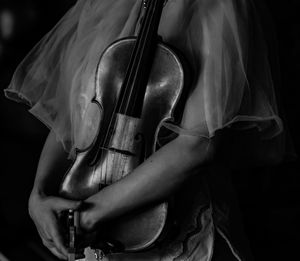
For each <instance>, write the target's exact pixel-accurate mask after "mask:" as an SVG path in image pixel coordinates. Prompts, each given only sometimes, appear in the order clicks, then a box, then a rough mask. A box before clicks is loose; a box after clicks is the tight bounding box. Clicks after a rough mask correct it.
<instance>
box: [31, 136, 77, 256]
mask: <svg viewBox="0 0 300 261" xmlns="http://www.w3.org/2000/svg"><path fill="white" fill-rule="evenodd" d="M67 157H68V155H67V153H66V152H65V151H64V149H63V147H62V144H61V143H60V142H58V141H57V140H56V135H55V133H54V132H53V131H51V132H50V134H49V135H48V137H47V140H46V142H45V145H44V147H43V150H42V153H41V156H40V160H39V164H38V168H37V173H36V177H35V182H34V186H33V189H32V192H31V195H30V198H29V205H28V208H29V214H30V216H31V218H32V219H33V221H34V223H35V225H36V227H37V230H38V232H39V234H40V236H41V239H42V241H43V244H44V245H45V246H46V247H47V248H48V249H49V250H50V251H51V252H52V253H53V254H54V255H56V256H57V257H59V258H62V259H66V257H67V250H66V248H65V246H64V242H63V235H62V234H61V227H60V224H59V218H58V216H59V214H60V212H62V211H64V210H68V209H76V208H78V207H79V205H80V203H79V202H77V201H70V200H65V199H62V198H59V197H57V195H58V189H59V184H60V182H61V179H62V177H63V175H64V173H65V171H66V170H67V168H68V166H69V164H70V162H69V160H68V159H67Z"/></svg>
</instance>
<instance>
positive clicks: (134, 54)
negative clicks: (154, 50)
mask: <svg viewBox="0 0 300 261" xmlns="http://www.w3.org/2000/svg"><path fill="white" fill-rule="evenodd" d="M152 2H153V1H151V3H152ZM151 7H152V5H151ZM148 8H149V9H147V10H146V12H145V14H144V18H143V21H142V28H141V29H143V28H145V26H144V25H145V24H146V23H147V21H148V20H149V16H150V5H148ZM145 33H146V32H145V30H142V31H141V34H139V39H137V42H136V43H135V45H134V49H133V52H132V57H131V58H130V64H129V66H128V67H129V69H130V67H131V68H132V64H133V65H134V64H135V63H136V60H137V56H138V54H139V49H140V48H141V47H140V46H141V42H142V40H143V38H145ZM130 65H131V66H130ZM134 67H136V66H134ZM132 71H133V70H131V71H130V73H129V76H128V79H130V76H131V74H132ZM127 75H128V71H126V76H127ZM127 81H128V80H127ZM127 89H128V84H127V85H125V90H124V93H125V94H126V93H127ZM124 96H125V95H124ZM124 96H123V97H121V98H123V99H124ZM119 102H120V96H119V97H118V99H117V102H116V105H115V106H114V108H113V111H112V114H111V118H110V121H109V124H108V128H107V130H106V133H105V138H104V140H103V144H102V145H103V147H105V146H106V145H107V139H108V136H111V135H109V134H110V130H111V126H112V124H113V123H114V126H113V130H115V128H116V118H115V114H116V111H117V105H118V103H119ZM123 102H124V100H121V105H122V104H123ZM120 107H122V106H120ZM100 141H101V138H100V136H99V138H98V140H97V141H96V143H95V145H96V146H95V147H94V148H95V150H92V153H91V154H92V162H91V164H96V162H97V161H98V155H99V152H100V151H101V150H103V148H100V145H101V144H98V143H100ZM109 142H111V137H110V140H109ZM93 151H95V153H93ZM93 154H94V156H93ZM106 157H107V156H106ZM100 160H101V162H102V160H103V153H101V154H100ZM103 163H104V162H103ZM105 169H106V171H105V173H104V175H103V173H102V172H103V169H102V168H101V177H102V180H105V181H104V182H105V184H107V179H108V177H107V175H106V174H107V173H108V172H107V162H105Z"/></svg>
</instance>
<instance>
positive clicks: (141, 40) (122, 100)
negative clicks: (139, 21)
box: [104, 1, 153, 145]
mask: <svg viewBox="0 0 300 261" xmlns="http://www.w3.org/2000/svg"><path fill="white" fill-rule="evenodd" d="M152 3H153V1H151V4H152ZM152 6H153V5H150V6H149V8H151V7H152ZM149 15H150V9H149V11H147V12H146V17H145V20H144V21H143V24H146V22H147V20H149V19H150V18H151V17H150V18H149ZM147 32H148V31H145V30H143V31H142V34H141V38H140V39H138V40H137V43H136V46H135V47H134V49H136V50H133V60H132V62H131V63H133V64H136V60H137V57H138V56H140V55H139V53H140V50H139V49H141V47H140V45H142V43H143V42H144V41H143V40H144V39H143V38H145V34H147ZM142 46H143V45H142ZM136 66H137V65H134V66H130V65H129V67H131V71H130V73H129V74H128V75H129V76H128V78H129V79H131V78H132V76H131V75H132V73H133V71H134V70H133V69H132V67H136ZM127 73H128V72H126V74H127ZM125 80H126V79H125ZM129 88H130V84H128V80H127V82H126V85H125V91H124V94H126V93H127V92H128V89H129ZM121 91H122V90H121ZM121 91H120V92H121ZM125 96H126V95H123V96H122V97H118V99H117V102H116V105H115V106H114V109H113V112H112V118H111V120H110V122H109V125H108V126H109V128H108V131H107V132H106V136H105V139H104V145H106V144H107V143H106V142H107V139H108V136H110V137H109V138H110V139H111V135H109V131H110V129H111V125H112V123H114V126H113V130H115V128H116V119H114V118H115V116H114V115H115V113H116V111H117V108H118V103H120V108H122V105H123V104H124V100H125ZM120 99H121V102H119V100H120ZM127 100H128V99H127Z"/></svg>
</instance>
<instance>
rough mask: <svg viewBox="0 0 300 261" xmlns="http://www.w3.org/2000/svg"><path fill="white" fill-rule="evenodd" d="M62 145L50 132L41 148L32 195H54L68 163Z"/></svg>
mask: <svg viewBox="0 0 300 261" xmlns="http://www.w3.org/2000/svg"><path fill="white" fill-rule="evenodd" d="M67 157H68V154H67V153H66V152H65V151H64V149H63V147H62V144H61V143H60V142H59V141H57V140H56V136H55V133H54V132H53V131H51V132H50V133H49V135H48V137H47V140H46V142H45V145H44V147H43V150H42V153H41V156H40V160H39V164H38V168H37V173H36V177H35V181H34V186H33V190H32V193H36V194H46V195H56V194H57V192H58V188H59V185H60V182H61V179H62V177H63V175H64V174H65V171H66V170H67V168H68V166H69V164H70V161H69V160H68V159H67Z"/></svg>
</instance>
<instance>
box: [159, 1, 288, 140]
mask: <svg viewBox="0 0 300 261" xmlns="http://www.w3.org/2000/svg"><path fill="white" fill-rule="evenodd" d="M190 2H193V5H190V6H189V7H190V8H185V9H184V10H185V14H183V15H181V18H182V17H184V18H185V19H184V20H181V21H183V23H186V28H185V30H182V33H183V34H184V36H183V37H182V38H183V39H184V40H183V41H182V40H180V39H178V37H174V35H172V34H170V32H169V35H168V36H169V37H170V41H171V43H172V44H174V45H177V46H178V47H179V48H181V49H183V50H184V51H185V54H186V55H187V57H188V60H189V61H190V62H191V65H192V67H193V70H194V76H195V79H194V83H193V84H192V86H191V90H190V94H189V97H188V100H187V102H186V105H185V109H184V112H183V117H182V120H181V123H180V124H177V125H176V124H170V123H166V124H164V126H165V127H167V128H169V129H171V130H173V131H175V132H177V133H181V134H185V135H194V136H203V137H206V138H211V137H212V136H214V135H215V133H216V131H218V130H220V129H223V128H225V127H232V128H235V129H250V128H257V129H258V130H259V131H260V133H261V137H263V138H267V139H268V138H272V137H275V136H276V135H278V134H279V133H281V131H282V130H283V125H282V121H281V119H280V117H279V116H278V112H277V104H276V99H275V93H274V89H273V83H272V77H271V74H270V68H269V64H268V60H267V52H266V49H265V46H264V43H263V38H262V35H261V32H259V30H258V27H257V26H258V25H255V22H257V21H250V17H249V12H250V10H249V9H250V8H251V6H250V5H248V4H246V2H244V1H231V0H230V1H226V0H224V1H214V0H213V1H190ZM192 7H193V8H192ZM173 8H174V9H175V8H176V6H175V5H174V7H173ZM177 28H178V27H177ZM179 28H180V27H179ZM254 33H255V34H254ZM174 34H175V32H174ZM250 36H251V38H249V37H250ZM250 42H252V43H251V44H250Z"/></svg>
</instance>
